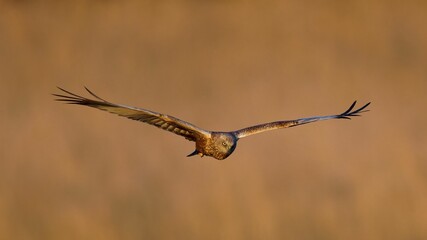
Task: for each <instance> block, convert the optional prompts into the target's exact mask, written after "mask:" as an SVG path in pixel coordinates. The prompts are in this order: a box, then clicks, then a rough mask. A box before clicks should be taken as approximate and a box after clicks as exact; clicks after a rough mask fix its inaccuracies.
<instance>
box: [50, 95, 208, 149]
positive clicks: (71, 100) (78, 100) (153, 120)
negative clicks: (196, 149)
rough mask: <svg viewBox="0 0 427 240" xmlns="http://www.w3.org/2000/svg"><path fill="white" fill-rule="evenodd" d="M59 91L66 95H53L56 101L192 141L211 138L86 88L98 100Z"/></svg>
mask: <svg viewBox="0 0 427 240" xmlns="http://www.w3.org/2000/svg"><path fill="white" fill-rule="evenodd" d="M58 89H60V90H61V91H62V92H64V93H63V94H53V95H54V96H56V97H58V98H57V99H56V100H57V101H62V102H65V103H68V104H78V105H84V106H88V107H93V108H97V109H100V110H104V111H107V112H110V113H114V114H117V115H119V116H122V117H127V118H129V119H132V120H136V121H141V122H144V123H147V124H150V125H153V126H156V127H158V128H161V129H163V130H166V131H169V132H172V133H175V134H177V135H180V136H183V137H185V138H186V139H188V140H190V141H196V139H197V138H200V137H202V136H210V132H208V131H206V130H203V129H201V128H199V127H196V126H194V125H193V124H191V123H188V122H186V121H183V120H180V119H178V118H176V117H173V116H170V115H166V114H161V113H157V112H154V111H150V110H146V109H142V108H136V107H130V106H126V105H121V104H115V103H111V102H108V101H106V100H104V99H102V98H100V97H98V96H97V95H96V94H95V93H93V92H92V91H90V90H89V89H88V88H86V87H85V89H86V91H88V92H89V93H90V94H91V95H92V96H93V97H94V98H96V100H92V99H89V98H85V97H82V96H79V95H77V94H74V93H71V92H69V91H67V90H65V89H63V88H60V87H58Z"/></svg>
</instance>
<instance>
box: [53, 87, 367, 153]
mask: <svg viewBox="0 0 427 240" xmlns="http://www.w3.org/2000/svg"><path fill="white" fill-rule="evenodd" d="M58 89H59V90H61V91H62V94H53V95H54V96H56V97H58V98H57V99H55V100H57V101H62V102H66V103H69V104H78V105H84V106H88V107H93V108H97V109H100V110H104V111H107V112H110V113H115V114H117V115H119V116H123V117H127V118H129V119H132V120H137V121H141V122H145V123H148V124H150V125H153V126H156V127H158V128H161V129H163V130H167V131H169V132H172V133H175V134H177V135H180V136H182V137H185V138H186V139H187V140H190V141H193V142H195V143H196V149H195V150H194V152H192V153H190V154H189V155H188V156H187V157H190V156H194V155H200V156H201V157H203V156H209V157H213V158H216V159H218V160H224V159H226V158H227V157H228V156H230V154H232V153H233V151H234V150H235V149H236V146H237V141H238V140H239V139H241V138H244V137H247V136H250V135H253V134H257V133H262V132H266V131H270V130H275V129H281V128H289V127H295V126H299V125H303V124H307V123H312V122H316V121H322V120H329V119H350V118H351V117H355V116H360V114H361V113H363V112H367V111H369V110H366V107H367V106H369V104H370V102H368V103H367V104H365V105H363V106H362V107H361V108H359V109H356V110H353V109H354V107H355V106H356V102H357V101H354V102H353V104H351V106H350V107H349V108H348V109H347V110H346V111H345V112H343V113H341V114H336V115H328V116H317V117H308V118H299V119H295V120H284V121H276V122H270V123H263V124H259V125H255V126H251V127H247V128H242V129H240V130H237V131H231V132H216V131H208V130H204V129H202V128H199V127H197V126H195V125H193V124H191V123H189V122H186V121H183V120H181V119H178V118H176V117H173V116H170V115H166V114H162V113H158V112H154V111H151V110H147V109H143V108H137V107H131V106H126V105H122V104H116V103H111V102H109V101H106V100H104V99H102V98H100V97H98V96H97V95H96V94H94V93H93V92H92V91H90V90H89V89H88V88H86V87H85V89H86V90H87V91H88V93H89V94H91V95H92V96H93V97H94V98H95V100H92V99H89V98H85V97H82V96H79V95H77V94H74V93H71V92H69V91H67V90H65V89H63V88H60V87H58Z"/></svg>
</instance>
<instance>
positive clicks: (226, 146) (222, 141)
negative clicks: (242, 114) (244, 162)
mask: <svg viewBox="0 0 427 240" xmlns="http://www.w3.org/2000/svg"><path fill="white" fill-rule="evenodd" d="M213 139H214V145H215V150H216V151H215V155H214V156H213V157H214V158H216V159H218V160H224V159H226V158H227V157H228V156H230V154H232V153H233V151H234V149H236V146H237V140H238V139H237V137H236V136H235V135H233V134H231V133H226V132H217V133H215V134H214V137H213Z"/></svg>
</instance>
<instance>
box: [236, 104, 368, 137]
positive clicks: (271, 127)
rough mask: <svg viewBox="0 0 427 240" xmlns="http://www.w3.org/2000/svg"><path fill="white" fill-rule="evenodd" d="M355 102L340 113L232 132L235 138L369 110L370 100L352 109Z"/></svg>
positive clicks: (349, 116)
mask: <svg viewBox="0 0 427 240" xmlns="http://www.w3.org/2000/svg"><path fill="white" fill-rule="evenodd" d="M356 102H357V101H354V102H353V104H352V105H351V106H350V108H349V109H347V111H345V112H343V113H341V114H337V115H329V116H319V117H309V118H300V119H295V120H286V121H277V122H270V123H264V124H259V125H256V126H251V127H247V128H243V129H240V130H237V131H235V132H234V134H235V135H236V136H237V138H244V137H247V136H250V135H253V134H257V133H262V132H265V131H270V130H275V129H280V128H288V127H295V126H299V125H303V124H307V123H312V122H317V121H322V120H329V119H350V118H351V117H355V116H360V113H363V112H367V111H369V110H365V108H366V107H367V106H369V104H371V103H370V102H369V103H367V104H365V105H363V107H361V108H359V109H357V110H354V111H353V108H354V106H355V105H356Z"/></svg>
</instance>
